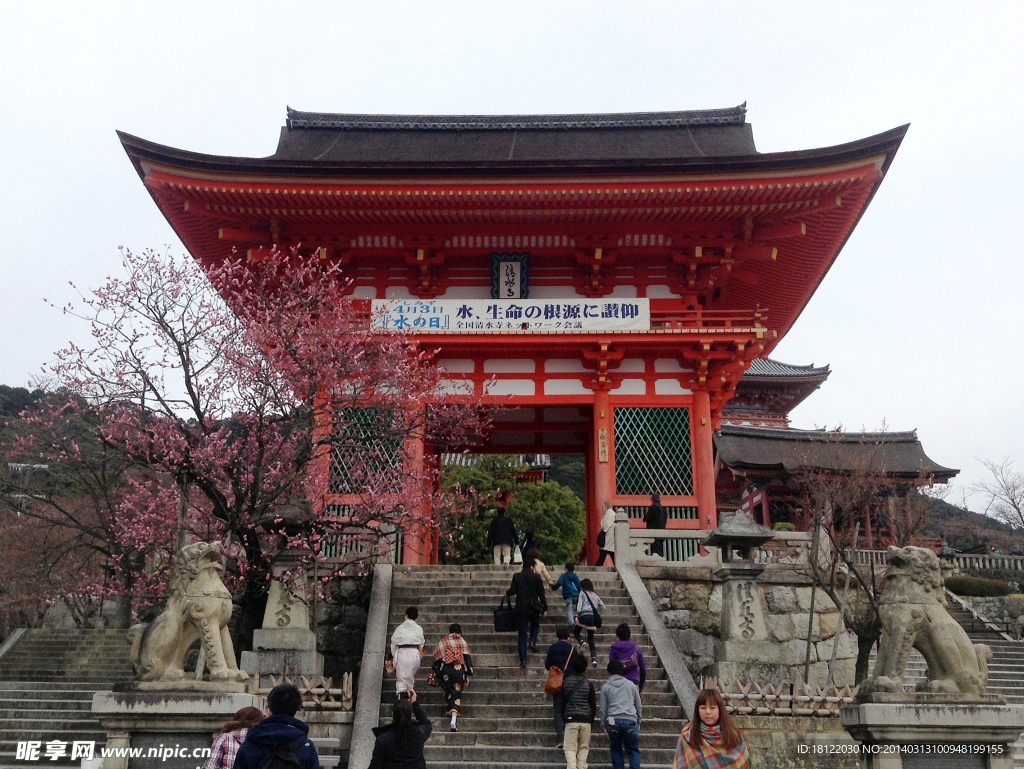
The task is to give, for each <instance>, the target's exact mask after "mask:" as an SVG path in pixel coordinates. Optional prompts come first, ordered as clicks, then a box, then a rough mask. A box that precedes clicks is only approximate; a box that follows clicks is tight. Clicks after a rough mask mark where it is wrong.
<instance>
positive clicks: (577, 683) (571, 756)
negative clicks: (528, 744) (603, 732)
mask: <svg viewBox="0 0 1024 769" xmlns="http://www.w3.org/2000/svg"><path fill="white" fill-rule="evenodd" d="M596 715H597V703H596V702H595V696H594V685H593V684H592V683H590V681H589V680H588V679H587V660H586V658H584V657H581V656H579V655H577V656H576V657H575V658H574V659H573V661H572V663H571V664H570V668H569V670H568V671H567V672H566V674H565V678H563V679H562V721H563V722H564V723H565V737H564V741H563V747H562V749H563V750H564V751H565V766H566V769H587V756H589V755H590V730H591V728H592V727H593V724H594V717H595V716H596Z"/></svg>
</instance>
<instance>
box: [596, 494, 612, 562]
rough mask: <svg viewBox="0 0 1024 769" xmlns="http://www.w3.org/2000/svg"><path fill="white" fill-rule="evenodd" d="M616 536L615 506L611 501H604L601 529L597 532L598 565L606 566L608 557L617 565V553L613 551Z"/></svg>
mask: <svg viewBox="0 0 1024 769" xmlns="http://www.w3.org/2000/svg"><path fill="white" fill-rule="evenodd" d="M614 536H615V508H614V507H612V503H611V502H605V503H604V515H602V516H601V530H600V531H599V532H597V548H598V550H599V552H598V554H597V565H598V566H604V559H605V558H606V557H608V558H611V559H612V566H614V565H615V553H614V552H613V548H614V547H615V545H614V540H613V537H614Z"/></svg>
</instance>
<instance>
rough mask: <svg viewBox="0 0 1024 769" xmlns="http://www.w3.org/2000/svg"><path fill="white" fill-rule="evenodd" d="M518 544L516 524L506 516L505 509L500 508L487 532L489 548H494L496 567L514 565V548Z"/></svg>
mask: <svg viewBox="0 0 1024 769" xmlns="http://www.w3.org/2000/svg"><path fill="white" fill-rule="evenodd" d="M518 544H519V536H518V535H517V534H516V527H515V524H514V523H512V519H511V518H509V517H508V516H507V515H505V510H504V508H501V507H499V508H498V514H497V515H496V516H494V519H493V520H492V521H491V527H490V528H489V529H488V530H487V547H491V548H494V565H495V566H498V565H499V564H506V565H507V564H510V563H512V548H513V547H516V546H517V545H518Z"/></svg>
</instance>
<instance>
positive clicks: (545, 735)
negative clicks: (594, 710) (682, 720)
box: [427, 716, 679, 753]
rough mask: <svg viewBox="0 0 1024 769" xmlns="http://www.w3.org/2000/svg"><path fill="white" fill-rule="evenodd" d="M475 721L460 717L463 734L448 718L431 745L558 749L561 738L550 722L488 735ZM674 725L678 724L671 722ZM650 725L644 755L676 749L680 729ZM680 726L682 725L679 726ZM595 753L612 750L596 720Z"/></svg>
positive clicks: (438, 727)
mask: <svg viewBox="0 0 1024 769" xmlns="http://www.w3.org/2000/svg"><path fill="white" fill-rule="evenodd" d="M472 720H473V719H469V718H463V717H461V716H460V717H459V731H457V732H452V731H450V730H449V729H448V723H447V722H448V719H443V720H441V722H440V723H435V724H434V732H433V734H432V735H431V737H430V742H428V743H427V744H428V745H433V746H435V747H441V746H448V747H456V746H457V747H516V748H518V747H520V746H526V747H531V748H544V749H547V750H550V749H554V748H555V747H556V746H557V745H558V737H557V736H555V730H554V726H553V725H552V722H551V721H550V720H548V722H547V723H546V724H544V725H543V727H542V728H541V730H538V731H536V732H533V733H527V734H520V733H518V732H502V731H494V730H489V731H486V732H478V731H472V730H471V729H470V728H469V727H470V721H472ZM668 723H674V722H668ZM646 726H648V724H643V726H642V727H641V738H640V739H641V753H643V751H644V749H654V748H660V749H669V750H672V749H674V748H675V747H676V744H677V743H678V741H679V730H678V728H677V729H675V730H674V731H671V732H669V731H666V732H663V733H655V732H651V731H648V730H647V729H646V728H644V727H646ZM677 726H678V725H677ZM590 749H591V750H603V751H606V752H607V750H608V737H607V735H605V733H604V732H602V731H601V729H600V725H599V724H598V723H597V722H596V721H595V722H594V725H593V727H592V731H591V737H590Z"/></svg>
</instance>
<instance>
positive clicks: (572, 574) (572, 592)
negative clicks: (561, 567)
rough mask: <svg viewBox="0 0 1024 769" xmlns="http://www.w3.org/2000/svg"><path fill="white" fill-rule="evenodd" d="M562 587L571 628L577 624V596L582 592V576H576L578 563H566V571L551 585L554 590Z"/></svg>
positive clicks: (566, 613) (567, 618) (566, 616)
mask: <svg viewBox="0 0 1024 769" xmlns="http://www.w3.org/2000/svg"><path fill="white" fill-rule="evenodd" d="M558 588H562V598H563V599H564V600H565V618H566V620H567V621H568V622H569V629H570V630H572V626H573V625H575V624H576V597H577V596H578V595H579V594H580V578H579V577H577V576H576V564H574V563H572V562H571V561H570V562H569V563H567V564H566V565H565V571H564V572H562V576H560V577H559V578H558V581H557V582H556V583H555V584H554V585H552V586H551V589H552V590H558Z"/></svg>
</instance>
